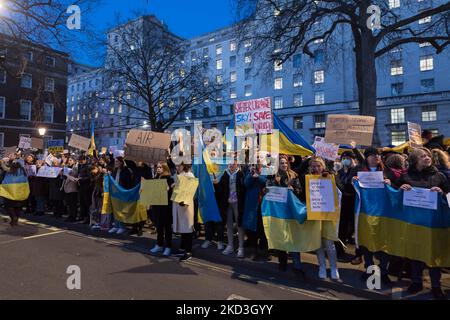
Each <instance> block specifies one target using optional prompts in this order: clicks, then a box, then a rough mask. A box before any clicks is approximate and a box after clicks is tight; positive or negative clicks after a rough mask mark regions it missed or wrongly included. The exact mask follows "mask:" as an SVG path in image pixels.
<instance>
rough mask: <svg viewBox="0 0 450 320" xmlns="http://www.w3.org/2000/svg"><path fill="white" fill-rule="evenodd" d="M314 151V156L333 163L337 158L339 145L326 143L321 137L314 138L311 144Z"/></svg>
mask: <svg viewBox="0 0 450 320" xmlns="http://www.w3.org/2000/svg"><path fill="white" fill-rule="evenodd" d="M313 147H314V149H316V155H317V156H319V157H322V158H324V159H327V160H331V161H334V160H336V159H337V158H338V157H339V154H338V152H339V145H338V144H335V143H326V142H325V139H324V138H322V137H315V138H314V143H313Z"/></svg>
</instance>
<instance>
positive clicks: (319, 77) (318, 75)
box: [314, 70, 325, 84]
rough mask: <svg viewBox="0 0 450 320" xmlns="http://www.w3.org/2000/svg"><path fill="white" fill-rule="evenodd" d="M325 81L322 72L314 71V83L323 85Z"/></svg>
mask: <svg viewBox="0 0 450 320" xmlns="http://www.w3.org/2000/svg"><path fill="white" fill-rule="evenodd" d="M324 81H325V74H324V71H323V70H317V71H314V83H315V84H318V83H323V82H324Z"/></svg>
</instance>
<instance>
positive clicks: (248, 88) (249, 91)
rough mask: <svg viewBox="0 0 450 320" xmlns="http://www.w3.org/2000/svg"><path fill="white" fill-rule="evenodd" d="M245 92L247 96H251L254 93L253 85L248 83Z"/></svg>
mask: <svg viewBox="0 0 450 320" xmlns="http://www.w3.org/2000/svg"><path fill="white" fill-rule="evenodd" d="M244 93H245V96H246V97H250V96H251V95H252V85H251V84H248V85H246V86H245V87H244Z"/></svg>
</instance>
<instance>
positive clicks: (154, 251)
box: [150, 244, 163, 253]
mask: <svg viewBox="0 0 450 320" xmlns="http://www.w3.org/2000/svg"><path fill="white" fill-rule="evenodd" d="M162 251H163V247H160V246H158V245H157V244H155V246H154V247H153V249H152V250H150V252H151V253H158V252H162Z"/></svg>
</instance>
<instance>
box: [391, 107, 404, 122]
mask: <svg viewBox="0 0 450 320" xmlns="http://www.w3.org/2000/svg"><path fill="white" fill-rule="evenodd" d="M404 122H405V109H404V108H395V109H391V123H404Z"/></svg>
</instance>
